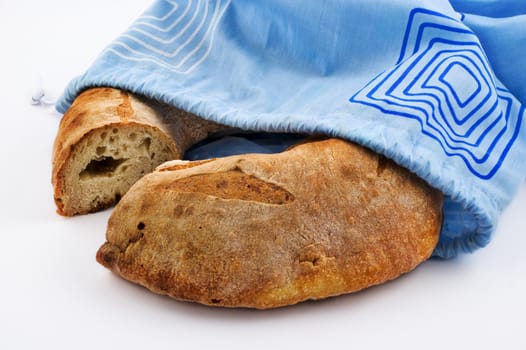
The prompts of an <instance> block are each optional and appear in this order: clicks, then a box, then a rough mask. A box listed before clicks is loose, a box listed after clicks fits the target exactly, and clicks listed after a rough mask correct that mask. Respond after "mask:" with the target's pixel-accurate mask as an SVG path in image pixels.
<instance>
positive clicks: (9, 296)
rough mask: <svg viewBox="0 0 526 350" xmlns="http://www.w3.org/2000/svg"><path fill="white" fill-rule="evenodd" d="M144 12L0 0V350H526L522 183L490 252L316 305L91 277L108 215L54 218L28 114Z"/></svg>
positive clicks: (525, 193) (53, 125)
mask: <svg viewBox="0 0 526 350" xmlns="http://www.w3.org/2000/svg"><path fill="white" fill-rule="evenodd" d="M148 5H149V1H147V0H140V1H139V0H135V1H124V0H118V1H115V0H105V1H103V0H90V1H59V0H50V1H8V0H0V45H1V48H0V51H1V53H0V63H1V64H0V79H1V80H0V111H1V112H0V118H1V124H0V125H1V126H2V129H1V136H0V140H1V147H0V161H1V164H2V165H1V171H0V176H1V178H0V190H1V192H0V234H1V240H0V278H1V286H0V349H6V350H7V349H94V348H97V349H110V348H113V349H121V348H126V349H161V348H163V349H167V348H168V349H193V348H200V349H206V348H212V347H214V348H217V349H227V348H228V349H271V348H276V349H278V348H285V347H286V348H293V349H294V348H302V349H332V348H345V349H352V348H365V349H367V348H378V349H380V348H382V349H385V348H389V349H400V348H404V349H417V348H418V349H445V348H452V349H463V348H465V349H468V348H469V349H526V334H525V333H526V328H525V325H526V316H525V315H526V278H525V275H526V225H525V220H524V217H525V215H526V210H525V208H526V185H524V184H523V185H522V187H521V188H520V191H519V193H518V194H517V197H516V199H515V200H514V202H513V203H512V204H511V206H510V207H509V208H508V209H507V210H506V212H505V213H504V215H503V217H502V220H501V222H500V226H499V228H498V231H497V233H496V235H495V237H494V240H493V242H492V243H491V244H490V245H489V246H488V247H487V248H485V249H482V250H479V251H477V252H476V253H475V254H472V255H467V256H462V257H461V258H458V259H455V260H451V261H440V260H432V261H428V262H426V263H424V264H423V265H421V266H420V267H419V268H417V269H416V270H415V271H413V272H412V273H410V274H408V275H405V276H403V277H402V278H399V279H398V280H396V281H394V282H391V283H387V284H384V285H382V286H379V287H374V288H371V289H369V290H366V291H364V292H360V293H356V294H353V295H347V296H342V297H336V298H332V299H329V300H325V301H320V302H307V303H303V304H300V305H297V306H293V307H287V308H282V309H277V310H271V311H253V310H228V309H217V308H210V307H204V306H200V305H196V304H191V303H183V302H177V301H173V300H171V299H169V298H167V297H162V296H158V295H155V294H152V293H150V292H148V291H147V290H146V289H143V288H141V287H138V286H135V285H133V284H131V283H128V282H126V281H124V280H121V279H120V278H118V277H117V276H115V275H113V274H112V273H110V272H109V271H107V270H106V269H104V268H103V267H102V266H100V265H98V264H97V263H96V262H95V252H96V251H97V249H98V247H99V246H100V245H101V244H102V243H103V242H104V235H105V226H106V220H107V218H108V216H109V213H110V211H105V212H102V213H98V214H93V215H87V216H81V217H75V218H63V217H60V216H58V215H56V214H55V208H54V203H53V200H52V188H51V183H50V174H51V147H52V142H53V139H54V136H55V132H56V129H57V126H58V122H59V120H60V115H59V114H58V113H57V112H55V111H54V110H53V108H52V107H49V108H44V107H32V106H30V104H29V101H30V96H31V93H32V92H34V91H35V90H36V89H37V88H39V87H43V88H44V89H46V91H48V92H50V93H52V94H54V95H55V96H57V95H58V94H60V93H61V91H62V89H63V88H64V87H65V85H66V84H67V82H68V81H69V80H70V79H71V78H73V77H74V76H76V75H78V74H80V73H82V72H83V70H84V69H86V68H87V67H88V66H89V64H90V62H92V61H93V59H94V58H95V57H96V56H97V55H98V54H99V53H100V51H101V50H102V49H103V48H104V46H105V45H106V44H108V43H109V42H110V40H112V39H113V38H115V37H116V36H117V35H118V34H119V33H121V32H122V31H124V30H125V29H126V28H127V27H128V25H129V24H131V21H132V20H133V19H135V18H136V17H137V16H138V15H140V13H142V11H143V10H144V9H145V8H146V7H147V6H148ZM525 161H526V159H525Z"/></svg>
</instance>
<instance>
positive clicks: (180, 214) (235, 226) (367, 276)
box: [97, 139, 442, 309]
mask: <svg viewBox="0 0 526 350" xmlns="http://www.w3.org/2000/svg"><path fill="white" fill-rule="evenodd" d="M441 222H442V195H441V193H440V192H439V191H437V190H435V189H433V188H431V187H430V186H428V185H427V184H426V183H425V182H424V181H422V180H421V179H420V178H418V177H417V176H415V175H414V174H412V173H410V172H409V171H407V170H406V169H404V168H401V167H399V166H397V165H396V164H394V163H393V162H391V161H390V160H388V159H386V158H384V157H382V156H379V155H377V154H375V153H374V152H371V151H369V150H367V149H365V148H363V147H361V146H358V145H355V144H352V143H349V142H344V141H342V140H338V139H325V140H318V141H311V142H306V143H303V144H300V145H297V146H295V147H293V148H291V149H289V150H287V151H285V152H283V153H279V154H271V155H262V154H251V155H240V156H232V157H227V158H221V159H212V160H205V161H199V162H187V163H184V162H181V161H178V162H168V163H166V164H164V165H162V166H161V167H159V168H158V169H157V170H156V171H155V172H153V173H152V174H150V175H147V176H145V177H143V178H142V179H141V180H139V181H138V182H137V183H136V184H135V185H133V187H132V188H131V189H130V191H129V192H128V193H127V194H126V195H125V196H124V197H123V198H122V200H121V202H120V203H119V204H118V205H117V206H116V208H115V210H114V212H113V213H112V215H111V218H110V220H109V223H108V230H107V242H106V243H105V244H104V245H103V246H102V247H101V248H100V249H99V251H98V253H97V260H98V261H99V262H100V263H101V264H102V265H104V266H106V267H107V268H109V269H111V270H112V271H114V272H115V273H117V274H119V275H120V276H122V277H124V278H125V279H127V280H130V281H132V282H135V283H138V284H141V285H143V286H145V287H147V288H149V289H150V290H151V291H153V292H156V293H159V294H166V295H168V296H170V297H173V298H175V299H179V300H190V301H195V302H199V303H203V304H207V305H215V306H224V307H250V308H260V309H265V308H273V307H280V306H285V305H291V304H295V303H298V302H301V301H304V300H308V299H320V298H326V297H329V296H335V295H339V294H343V293H350V292H354V291H358V290H360V289H363V288H366V287H369V286H372V285H376V284H379V283H382V282H385V281H388V280H391V279H394V278H396V277H397V276H400V275H401V274H403V273H406V272H408V271H410V270H412V269H414V268H415V267H416V266H417V265H418V264H419V263H421V262H422V261H424V260H426V259H427V258H428V257H429V256H430V255H431V253H432V251H433V249H434V247H435V245H436V243H437V241H438V237H439V232H440V228H441Z"/></svg>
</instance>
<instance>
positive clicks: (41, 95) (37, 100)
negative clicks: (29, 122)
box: [31, 88, 56, 106]
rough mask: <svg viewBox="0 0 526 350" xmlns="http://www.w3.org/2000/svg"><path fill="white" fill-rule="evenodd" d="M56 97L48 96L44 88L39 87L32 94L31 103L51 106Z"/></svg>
mask: <svg viewBox="0 0 526 350" xmlns="http://www.w3.org/2000/svg"><path fill="white" fill-rule="evenodd" d="M55 102H56V101H55V99H54V98H52V97H50V96H48V95H47V94H46V92H45V91H44V89H42V88H38V89H36V90H35V92H34V93H33V94H32V95H31V104H32V105H34V106H51V105H54V104H55Z"/></svg>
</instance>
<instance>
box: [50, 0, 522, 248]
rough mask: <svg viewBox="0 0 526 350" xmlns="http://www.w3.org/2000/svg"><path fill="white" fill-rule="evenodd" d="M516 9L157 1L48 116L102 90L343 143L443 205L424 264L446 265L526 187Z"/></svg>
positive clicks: (362, 1)
mask: <svg viewBox="0 0 526 350" xmlns="http://www.w3.org/2000/svg"><path fill="white" fill-rule="evenodd" d="M504 4H506V5H504ZM523 5H524V1H523V0H516V1H502V2H499V1H495V0H493V1H473V0H472V1H468V0H465V1H462V0H455V1H453V2H452V3H450V2H449V1H445V0H442V1H437V0H432V1H431V0H404V1H402V0H347V1H344V0H339V1H338V0H331V1H328V0H317V1H304V0H288V1H283V0H265V1H250V0H209V1H206V0H171V1H168V0H162V1H156V2H155V3H154V4H153V5H152V6H151V7H150V8H149V9H148V10H147V11H146V12H145V13H144V15H142V16H141V17H140V18H138V19H137V21H136V22H135V23H134V24H133V25H132V26H131V27H130V28H129V29H128V30H127V31H126V32H125V33H124V34H122V35H121V36H120V37H118V38H117V39H116V40H115V41H114V42H112V43H111V44H110V45H109V46H108V47H107V48H106V49H105V50H104V51H103V52H102V54H101V55H100V56H99V58H98V59H97V60H96V62H94V64H93V65H92V66H91V68H89V69H88V70H87V71H86V72H85V73H84V74H83V75H82V76H80V77H78V78H76V79H75V80H73V81H72V82H71V84H70V85H69V86H68V88H67V90H66V91H65V93H64V95H63V96H62V98H61V99H60V101H59V102H58V104H57V109H58V110H59V111H60V112H64V111H66V109H67V108H68V107H69V105H70V104H71V102H72V101H73V99H74V98H75V97H76V95H77V94H78V93H79V92H80V91H82V90H84V89H86V88H89V87H93V86H113V87H117V88H121V89H126V90H130V91H133V92H136V93H140V94H143V95H146V96H148V97H151V98H155V99H158V100H161V101H164V102H166V103H169V104H173V105H175V106H178V107H180V108H183V109H185V110H188V111H190V112H193V113H195V114H197V115H200V116H201V117H203V118H206V119H209V120H213V121H215V122H219V123H222V124H227V125H231V126H234V127H239V128H242V129H246V130H253V131H259V132H280V133H306V134H312V133H316V134H320V133H322V134H328V135H331V136H335V137H341V138H344V139H348V140H352V141H355V142H358V143H360V144H362V145H364V146H367V147H369V148H371V149H373V150H375V151H377V152H379V153H382V154H384V155H386V156H387V157H390V158H392V159H394V160H395V161H396V162H397V163H399V164H401V165H403V166H405V167H406V168H408V169H410V170H411V171H413V172H415V173H416V174H418V175H419V176H420V177H422V178H423V179H425V180H426V181H428V182H429V183H430V184H431V185H433V186H435V187H437V188H439V189H440V190H441V191H442V192H443V193H444V194H445V196H446V201H445V205H444V225H443V229H442V232H441V238H440V242H439V244H438V246H437V248H436V250H435V252H434V255H435V256H439V257H444V258H449V257H453V256H455V255H457V254H459V253H462V252H471V251H473V250H475V249H477V248H480V247H483V246H485V245H486V244H487V243H488V242H489V240H490V238H491V235H492V234H493V232H494V231H495V228H496V225H497V222H498V218H499V216H500V214H501V212H502V210H503V209H504V208H505V207H506V205H507V204H508V203H509V202H510V200H511V199H512V197H513V195H514V194H515V192H516V190H517V187H518V186H519V185H520V183H521V182H522V180H523V179H524V175H525V174H526V157H525V156H526V147H525V146H526V145H525V142H526V135H525V132H526V131H525V127H524V126H523V122H524V115H525V112H524V108H523V106H522V104H521V102H520V101H522V103H525V102H526V92H525V86H524V85H525V84H524V82H525V80H524V78H525V74H526V60H525V59H523V57H524V55H525V54H526V45H525V33H524V31H525V30H524V28H525V26H524V6H523ZM453 6H454V7H455V8H457V9H458V11H457V10H455V8H454V7H453ZM481 6H482V7H484V8H492V9H493V10H492V11H494V12H495V15H494V16H493V15H491V14H492V13H493V12H491V11H487V12H484V11H479V10H476V9H480V8H481ZM475 10H476V11H475ZM459 11H463V12H459ZM470 11H471V12H473V13H471V14H470V13H467V12H470ZM510 16H513V17H510ZM232 141H233V140H232V139H230V141H229V142H231V143H232ZM234 143H235V142H234ZM238 145H239V144H238ZM252 146H254V145H252ZM228 147H231V146H228ZM228 147H226V148H228ZM210 148H211V149H214V148H216V149H217V148H218V144H216V145H215V146H214V147H209V149H210ZM219 148H221V147H219ZM241 148H243V147H241ZM206 154H208V153H206ZM206 154H205V155H206ZM201 156H202V155H201ZM349 161H350V162H352V159H350V160H349Z"/></svg>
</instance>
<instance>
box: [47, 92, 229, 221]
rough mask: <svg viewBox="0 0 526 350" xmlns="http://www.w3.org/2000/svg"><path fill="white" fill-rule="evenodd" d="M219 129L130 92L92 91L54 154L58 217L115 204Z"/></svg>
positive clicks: (75, 109) (72, 114)
mask: <svg viewBox="0 0 526 350" xmlns="http://www.w3.org/2000/svg"><path fill="white" fill-rule="evenodd" d="M219 129H223V127H221V126H219V125H217V124H214V123H210V122H206V121H204V120H203V119H200V118H198V117H196V116H195V115H192V114H190V113H187V112H184V111H182V110H180V109H177V108H175V107H170V106H167V105H164V104H161V103H157V102H154V101H151V100H147V99H145V98H140V97H138V96H135V95H133V94H131V93H128V92H125V91H120V90H116V89H111V88H93V89H90V90H87V91H85V92H83V93H82V94H80V95H79V96H78V97H77V99H76V100H75V101H74V103H73V104H72V106H71V108H70V109H69V110H68V111H67V112H66V113H65V115H64V117H63V118H62V120H61V123H60V126H59V130H58V133H57V136H56V139H55V144H54V149H53V170H52V171H53V173H52V183H53V187H54V197H55V203H56V205H57V212H58V213H59V214H61V215H67V216H71V215H75V214H84V213H89V212H93V211H97V210H99V209H103V208H107V207H109V206H111V205H113V204H114V203H115V202H117V201H118V200H119V199H120V198H121V196H122V195H124V193H126V191H127V190H128V189H129V188H130V186H131V185H132V184H133V183H134V182H135V181H137V180H138V179H139V178H140V177H141V176H143V175H145V174H147V173H149V172H151V171H152V170H153V169H154V168H155V167H156V166H157V165H159V164H161V163H163V162H165V161H167V160H171V159H178V158H181V157H182V156H183V154H184V152H185V151H186V149H187V148H189V147H190V146H191V145H193V144H194V143H196V142H198V141H200V140H202V139H204V138H206V137H207V136H208V134H209V133H211V132H214V131H217V130H219Z"/></svg>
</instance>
